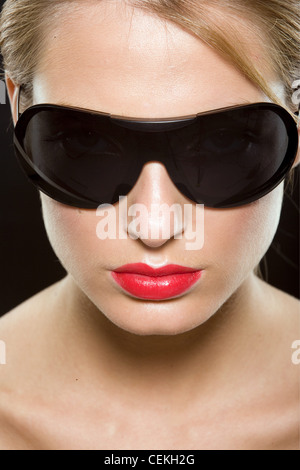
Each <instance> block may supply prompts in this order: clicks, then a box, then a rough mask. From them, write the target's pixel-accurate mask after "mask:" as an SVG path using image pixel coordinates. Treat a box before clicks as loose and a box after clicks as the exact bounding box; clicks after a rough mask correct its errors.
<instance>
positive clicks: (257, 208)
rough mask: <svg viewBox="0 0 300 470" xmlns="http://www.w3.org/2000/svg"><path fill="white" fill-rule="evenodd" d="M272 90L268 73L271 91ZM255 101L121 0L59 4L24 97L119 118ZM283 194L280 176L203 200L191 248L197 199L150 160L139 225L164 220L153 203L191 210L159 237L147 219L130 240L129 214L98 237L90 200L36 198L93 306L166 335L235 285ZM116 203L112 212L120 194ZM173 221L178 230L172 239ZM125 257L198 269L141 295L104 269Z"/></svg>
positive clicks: (167, 29)
mask: <svg viewBox="0 0 300 470" xmlns="http://www.w3.org/2000/svg"><path fill="white" fill-rule="evenodd" d="M254 39H255V38H254ZM248 42H249V54H253V57H254V60H255V58H256V57H257V58H259V57H260V56H261V54H262V51H261V50H259V47H258V46H255V44H254V41H253V38H249V41H248ZM257 60H258V59H257ZM269 78H270V81H272V77H269ZM279 90H280V87H279V88H278V86H277V85H276V83H274V91H275V92H278V93H280V91H279ZM261 101H268V99H267V98H266V97H265V95H263V93H262V92H261V91H259V90H258V89H257V88H255V87H254V85H252V84H251V83H250V82H249V81H248V80H247V79H245V78H244V76H243V75H242V74H241V73H240V72H238V71H237V70H236V69H235V68H234V67H233V66H231V65H230V64H228V63H227V62H225V61H224V60H223V59H222V58H220V56H218V55H217V54H216V52H214V50H213V49H212V48H210V47H209V46H207V45H205V44H204V43H202V42H201V41H199V40H198V39H196V38H194V37H193V36H191V35H189V34H188V33H186V32H184V31H183V30H181V29H179V28H178V27H176V26H175V25H173V24H170V23H168V24H166V23H164V22H163V21H162V20H159V19H157V18H155V17H153V16H151V15H149V14H147V13H145V12H141V11H138V10H132V9H131V8H130V7H129V6H124V3H123V2H100V3H99V4H97V5H95V4H94V3H91V4H90V5H87V6H84V8H83V9H79V10H78V11H77V12H74V13H73V12H72V16H71V18H69V16H68V14H67V13H64V14H62V15H61V16H60V17H59V18H58V19H57V24H56V26H55V27H54V28H53V29H52V30H51V33H49V37H48V47H46V49H45V53H44V57H43V60H42V61H41V63H40V67H39V71H38V73H37V74H36V77H35V80H34V104H38V103H56V104H65V105H69V106H78V107H82V108H89V109H94V110H97V111H103V112H106V113H111V114H115V115H121V116H127V117H129V116H131V117H149V118H164V117H176V116H186V115H192V114H197V113H200V112H203V111H207V110H211V109H216V108H221V107H226V106H232V105H239V104H244V103H255V102H261ZM115 171H118V169H117V168H116V169H115ZM282 195H283V188H282V185H281V186H280V187H278V188H277V189H276V190H274V191H273V192H272V193H270V194H268V195H267V196H265V197H264V198H262V199H260V200H259V201H257V202H254V203H251V204H249V205H246V206H243V207H239V208H235V209H220V210H217V209H209V208H205V211H204V222H203V221H202V222H201V223H202V224H204V226H203V227H200V230H202V228H204V245H203V247H202V248H201V249H197V250H188V249H187V248H186V247H187V245H186V243H187V239H186V237H185V235H186V233H188V230H189V229H191V228H192V227H194V228H195V227H196V225H195V223H196V222H195V221H196V219H195V217H196V205H195V204H193V203H191V201H190V200H188V199H187V198H186V197H185V196H183V195H182V194H181V193H180V192H179V191H178V190H177V189H176V187H175V186H174V184H173V183H172V181H171V179H170V178H169V176H168V173H167V171H166V169H165V167H164V166H163V165H162V164H161V163H158V162H151V163H148V164H146V165H145V166H144V168H143V170H142V172H141V174H140V177H139V179H138V181H137V183H136V185H135V186H134V188H133V189H132V191H131V192H130V193H129V194H128V197H127V205H128V208H129V207H131V206H132V205H134V204H143V205H144V207H145V208H146V209H147V210H148V212H147V215H145V214H144V215H143V217H147V219H148V220H147V222H148V224H149V225H148V227H150V228H151V227H154V226H155V227H156V228H157V229H160V230H163V229H166V225H168V224H169V218H168V217H165V216H164V214H162V216H161V217H160V218H157V217H155V216H154V215H153V214H151V207H153V206H151V205H152V204H167V206H168V207H171V206H172V205H173V204H179V205H180V206H181V207H182V208H183V206H184V204H192V206H193V216H192V217H189V218H186V219H184V221H183V223H182V224H180V223H179V224H177V226H175V222H176V221H175V220H172V219H171V224H169V225H170V227H169V228H170V236H168V237H163V236H161V237H160V238H159V239H157V238H154V237H153V236H152V233H151V230H149V231H148V233H143V237H141V233H140V232H139V234H140V236H139V238H137V239H134V235H137V234H134V233H132V232H134V231H135V230H134V228H132V226H131V228H130V229H129V228H128V224H130V222H132V218H130V217H129V216H128V217H121V219H120V222H118V226H117V232H120V234H121V235H122V236H121V239H106V240H100V239H99V238H98V236H97V226H98V224H99V222H100V220H101V217H99V216H97V214H96V211H94V210H79V209H76V208H72V207H68V206H65V205H62V204H60V203H58V202H56V201H54V200H52V199H50V198H49V197H47V196H45V195H43V194H42V205H43V214H44V220H45V224H46V229H47V232H48V235H49V238H50V241H51V243H52V246H53V248H54V250H55V252H56V254H57V255H58V257H59V258H60V260H61V261H62V263H63V265H64V266H65V268H66V269H67V271H68V272H69V273H70V275H71V277H72V278H73V280H74V281H75V285H77V286H78V287H79V288H80V290H81V291H82V292H83V293H84V294H85V295H86V296H87V297H88V298H89V299H90V300H91V301H92V303H93V304H94V305H95V306H96V307H97V308H98V309H99V311H100V312H102V313H103V314H104V315H105V316H106V317H107V318H108V319H109V320H111V322H113V323H114V324H116V325H118V326H119V327H121V328H123V329H125V330H127V331H130V332H133V333H136V334H141V335H153V334H159V335H162V334H165V335H172V334H179V333H183V332H186V331H189V330H191V329H193V328H195V327H197V326H199V325H201V324H203V323H204V322H205V321H207V320H208V319H209V318H210V317H212V315H214V314H215V313H216V312H217V311H218V310H219V309H220V307H222V306H223V305H224V304H225V302H227V301H228V300H229V298H231V297H232V296H233V294H236V295H237V296H238V295H239V293H240V292H242V291H243V288H244V287H245V286H246V285H247V282H248V281H249V279H251V274H252V273H253V270H254V268H255V267H256V266H257V264H258V263H259V261H260V260H261V258H262V257H263V255H264V254H265V252H266V251H267V249H268V247H269V245H270V244H271V242H272V239H273V236H274V234H275V232H276V229H277V225H278V221H279V216H280V210H281V203H282ZM115 209H116V212H117V216H118V214H119V209H120V206H119V204H116V206H115ZM117 220H118V217H117ZM136 230H137V231H138V228H136ZM198 230H199V226H198ZM130 231H131V236H129V234H128V232H130ZM175 232H176V233H177V234H178V233H181V234H182V238H181V239H179V238H178V239H175V238H174V237H173V235H174V234H175ZM132 235H133V236H132ZM135 238H136V237H135ZM131 263H145V264H147V265H149V266H151V267H154V268H158V267H162V266H165V265H170V264H172V265H174V264H175V265H180V266H185V267H188V268H193V269H196V270H201V271H202V273H201V277H200V279H198V280H197V282H196V283H195V284H193V286H192V287H191V288H190V289H189V290H188V291H186V292H185V293H183V294H178V295H177V294H176V295H175V297H172V298H170V299H164V300H147V299H146V300H145V299H141V298H138V297H136V296H135V295H132V294H130V293H128V292H127V291H125V290H123V289H122V288H121V287H120V285H119V284H118V283H117V282H116V281H115V280H114V278H113V276H112V271H113V270H115V269H117V268H119V267H121V266H123V265H127V264H131ZM249 282H250V281H249ZM100 312H99V315H101V313H100Z"/></svg>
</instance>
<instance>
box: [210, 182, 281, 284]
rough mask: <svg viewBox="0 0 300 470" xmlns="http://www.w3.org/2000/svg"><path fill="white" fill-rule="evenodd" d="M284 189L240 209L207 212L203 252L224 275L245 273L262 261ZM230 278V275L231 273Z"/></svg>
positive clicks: (277, 221) (272, 231)
mask: <svg viewBox="0 0 300 470" xmlns="http://www.w3.org/2000/svg"><path fill="white" fill-rule="evenodd" d="M282 199H283V185H281V186H279V187H277V188H276V189H275V190H274V191H272V192H271V193H269V194H268V195H267V196H265V197H264V198H262V199H260V200H258V201H256V202H254V203H252V204H248V205H246V206H243V207H239V208H235V209H227V210H211V209H208V210H207V214H206V220H205V222H206V225H205V250H206V254H207V255H208V257H210V256H212V257H213V258H214V259H215V260H216V262H217V263H218V264H220V265H222V266H223V267H225V266H224V265H226V271H227V272H228V270H231V271H234V272H235V274H236V275H239V274H240V271H243V272H245V273H247V272H248V271H249V270H253V269H254V268H255V267H256V266H257V265H258V263H259V262H260V261H261V259H262V258H263V256H264V255H265V253H266V252H267V250H268V248H269V247H270V245H271V243H272V240H273V238H274V235H275V233H276V230H277V228H278V224H279V220H280V214H281V207H282ZM231 274H232V273H231Z"/></svg>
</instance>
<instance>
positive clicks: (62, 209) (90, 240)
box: [41, 194, 102, 272]
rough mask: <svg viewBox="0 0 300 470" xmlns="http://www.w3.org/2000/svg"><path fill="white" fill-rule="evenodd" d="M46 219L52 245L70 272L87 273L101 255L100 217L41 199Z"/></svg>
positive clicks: (91, 211) (88, 211) (48, 199)
mask: <svg viewBox="0 0 300 470" xmlns="http://www.w3.org/2000/svg"><path fill="white" fill-rule="evenodd" d="M41 199H42V208H43V218H44V223H45V227H46V231H47V234H48V237H49V240H50V243H51V245H52V247H53V249H54V251H55V253H56V255H57V256H58V258H59V259H60V261H61V263H62V264H63V266H64V267H65V269H66V270H67V271H68V272H70V271H71V272H72V271H74V269H76V267H77V269H78V266H79V265H80V266H81V269H84V267H85V266H86V269H87V270H88V269H89V268H90V267H91V265H92V264H93V260H94V259H95V258H96V256H93V254H94V255H96V253H97V252H98V251H99V246H102V245H101V244H99V240H98V238H97V234H96V227H97V222H98V221H97V217H96V212H95V211H93V210H80V209H76V208H74V207H69V206H65V205H63V204H60V203H58V202H56V201H54V200H52V199H50V198H49V197H47V196H45V195H44V194H42V195H41Z"/></svg>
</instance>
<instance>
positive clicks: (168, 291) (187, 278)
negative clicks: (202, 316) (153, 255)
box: [111, 263, 203, 300]
mask: <svg viewBox="0 0 300 470" xmlns="http://www.w3.org/2000/svg"><path fill="white" fill-rule="evenodd" d="M202 272H203V271H202V270H197V269H194V268H187V267H185V266H179V265H175V264H169V265H167V266H164V267H162V268H157V269H155V268H152V267H151V266H148V265H147V264H144V263H135V264H126V265H124V266H121V267H119V268H117V269H115V270H114V271H112V273H111V274H112V277H113V279H114V280H115V281H116V283H117V284H118V285H119V286H120V287H122V289H123V290H125V291H126V292H128V293H129V294H131V295H133V296H134V297H137V298H139V299H146V300H166V299H170V298H172V297H177V296H179V295H181V294H184V293H186V292H187V291H189V290H190V289H191V288H192V286H193V285H194V284H195V283H196V282H197V281H198V280H199V279H200V278H201V275H202Z"/></svg>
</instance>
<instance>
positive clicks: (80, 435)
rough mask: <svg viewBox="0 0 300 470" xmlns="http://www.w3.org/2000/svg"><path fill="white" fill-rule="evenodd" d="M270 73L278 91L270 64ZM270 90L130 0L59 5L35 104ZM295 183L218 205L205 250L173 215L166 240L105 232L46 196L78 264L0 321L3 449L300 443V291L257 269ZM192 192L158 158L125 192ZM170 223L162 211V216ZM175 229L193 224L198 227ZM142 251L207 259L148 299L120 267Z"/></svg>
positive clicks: (191, 100) (130, 110)
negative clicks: (166, 291) (196, 277)
mask: <svg viewBox="0 0 300 470" xmlns="http://www.w3.org/2000/svg"><path fill="white" fill-rule="evenodd" d="M66 19H67V21H66ZM250 39H251V38H250V37H249V47H250V46H251V44H252V43H251V42H250ZM70 51H72V53H70ZM249 53H250V52H249ZM251 53H252V51H251ZM255 53H256V55H257V56H260V57H261V54H262V51H256V52H255ZM49 64H51V66H49ZM78 64H80V76H78ZM264 73H265V76H267V78H268V81H269V83H270V84H272V87H273V90H274V91H275V92H277V93H279V94H280V89H281V87H280V84H278V83H277V82H276V77H274V76H272V75H271V73H270V68H269V67H267V65H266V66H265V71H264ZM220 77H222V80H220ZM7 85H8V91H9V96H10V100H11V106H12V112H13V116H14V119H16V115H15V109H16V108H15V106H16V95H17V88H16V85H15V84H14V83H13V82H12V81H11V80H10V79H9V77H7ZM58 85H59V86H58ZM260 101H268V98H267V97H266V96H265V95H263V93H262V92H261V91H260V90H258V89H257V88H256V87H255V86H254V85H253V84H251V83H250V82H249V81H248V80H246V79H245V77H244V76H242V75H241V74H240V72H239V71H237V70H236V69H235V68H234V67H233V66H231V65H230V64H228V63H227V62H225V61H224V60H223V59H222V58H220V57H219V56H218V55H217V54H216V53H215V52H214V51H213V50H212V49H211V48H209V47H208V46H207V45H205V44H204V43H202V42H201V41H199V40H197V39H196V38H194V37H192V36H190V35H189V34H187V33H186V32H184V31H182V30H180V29H179V28H177V27H176V26H175V25H172V24H169V23H168V24H167V27H166V25H165V23H164V22H163V21H162V20H159V19H157V18H155V17H153V16H151V15H149V14H147V13H145V12H141V11H138V10H134V11H133V10H132V9H131V7H129V6H127V7H126V8H125V7H124V5H123V2H122V4H121V2H118V4H115V3H113V2H100V3H99V4H98V5H94V4H89V5H86V6H85V7H84V15H83V14H80V13H79V14H75V13H74V15H72V17H71V18H70V16H69V15H68V17H67V16H66V14H62V15H61V16H60V19H59V21H58V22H57V24H56V25H55V27H53V29H52V30H51V32H50V33H49V41H48V46H47V47H46V48H45V52H44V57H43V60H42V61H41V63H40V64H39V68H38V71H37V73H36V76H35V79H34V104H38V103H46V102H49V103H57V104H67V105H70V106H79V107H84V108H90V109H95V110H99V111H103V112H109V113H112V114H117V115H123V116H132V117H150V118H156V117H160V118H162V117H171V116H172V117H175V116H184V115H191V114H196V113H199V112H201V111H206V110H210V109H215V108H220V107H225V106H231V105H236V104H243V103H254V102H260ZM282 196H283V187H282V185H281V186H279V187H278V188H277V189H276V190H274V191H273V192H272V193H270V194H268V195H267V196H265V197H264V198H262V199H261V200H259V201H257V202H254V203H252V204H249V205H247V206H243V207H239V208H235V209H230V210H229V209H227V210H214V209H207V208H206V209H205V244H204V247H203V249H202V250H199V251H196V252H195V251H187V250H185V248H184V244H185V241H186V240H185V239H184V237H183V239H182V240H175V239H174V238H173V237H172V235H173V234H174V230H175V229H174V226H172V227H171V237H170V238H167V239H164V238H160V239H159V240H154V239H152V238H151V236H148V237H146V238H144V239H137V240H132V239H130V238H128V239H127V240H118V241H116V240H105V241H100V240H99V239H98V238H97V237H96V226H97V223H98V222H99V219H98V218H97V217H96V214H95V211H87V210H78V209H76V208H71V207H67V206H64V205H62V204H59V203H57V202H55V201H53V200H52V199H50V198H48V197H47V196H45V195H42V196H41V200H42V207H43V216H44V220H45V225H46V229H47V233H48V236H49V239H50V242H51V244H52V246H53V248H54V250H55V252H56V253H57V255H58V257H59V258H60V260H61V262H62V263H63V265H64V266H65V267H66V269H67V271H68V273H69V274H68V276H67V277H66V278H65V279H64V280H63V281H61V282H59V283H57V284H55V285H54V286H51V287H50V288H48V289H47V290H45V291H43V292H41V293H40V294H38V295H37V296H35V297H34V298H32V299H29V300H28V301H27V302H26V303H24V304H22V305H21V306H19V307H17V308H16V309H15V310H14V311H12V312H10V314H9V315H6V316H5V317H4V318H2V319H1V321H0V338H1V339H2V340H4V341H5V342H6V344H7V355H8V363H7V365H6V366H5V367H2V366H1V375H0V395H1V400H0V402H1V405H0V420H1V427H0V448H1V449H157V450H159V449H166V448H169V449H175V450H176V449H270V450H271V449H298V448H299V414H298V409H299V368H297V367H296V366H295V365H293V364H292V361H291V356H292V350H291V345H292V343H293V342H294V341H295V340H297V339H299V334H300V330H299V303H298V301H297V300H296V299H294V298H292V297H291V296H289V295H287V294H285V293H283V292H280V291H279V290H277V289H275V288H273V287H271V286H269V285H267V284H266V283H264V282H263V281H261V280H259V279H258V278H257V277H256V276H255V275H254V268H255V267H256V266H257V264H258V263H259V261H260V260H261V258H262V257H263V255H264V254H265V252H266V251H267V249H268V247H269V246H270V244H271V242H272V239H273V237H274V235H275V232H276V230H277V226H278V222H279V217H280V211H281V205H282ZM189 202H190V201H189V200H187V199H186V198H185V197H184V196H183V195H182V194H181V193H179V192H178V190H177V189H176V187H175V186H174V185H173V183H172V181H171V180H170V178H169V176H168V173H167V171H166V169H165V168H164V166H163V165H161V164H160V163H157V162H152V163H149V164H147V165H146V166H145V167H144V168H143V170H142V173H141V175H140V177H139V180H138V181H137V183H136V185H135V187H134V188H133V190H132V191H131V192H130V194H129V195H128V206H130V205H131V204H136V203H142V204H145V205H146V206H147V207H148V208H149V209H150V207H151V204H153V203H160V204H162V203H167V204H169V205H172V204H174V203H177V204H180V205H183V204H186V203H189ZM118 209H119V207H118V206H117V210H118ZM149 217H150V223H157V221H154V220H151V216H149ZM126 222H127V223H128V222H129V220H127V221H124V220H123V221H122V224H121V227H120V228H121V230H122V232H123V233H126V230H127V228H126V227H127V224H126ZM166 223H167V222H166V218H165V217H162V218H161V220H160V221H159V224H160V228H163V226H164V224H166ZM188 223H190V224H192V223H193V220H189V221H188ZM172 230H173V232H172ZM177 230H179V231H181V232H182V234H183V235H184V234H185V231H186V226H181V227H180V228H179V229H178V227H177ZM133 262H144V263H147V264H150V265H151V266H153V267H158V266H162V265H165V264H180V265H183V266H189V267H193V268H198V269H200V268H202V269H204V273H203V276H202V278H201V280H200V281H199V282H198V283H197V284H196V285H195V286H194V287H193V289H192V290H191V291H190V292H188V293H186V294H185V295H182V296H180V297H178V298H175V299H172V300H169V301H162V302H150V301H142V300H138V299H135V298H133V297H131V296H129V295H127V294H126V293H124V292H123V291H122V290H121V289H120V287H119V286H118V285H116V284H115V282H114V281H113V280H112V277H111V270H112V269H115V268H117V267H118V266H121V265H123V264H127V263H133Z"/></svg>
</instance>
